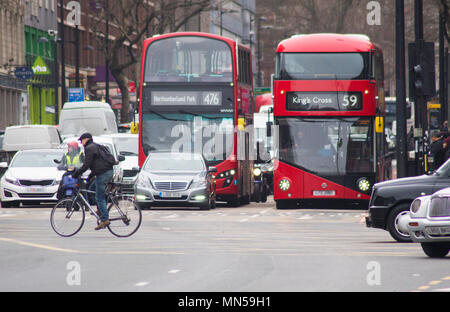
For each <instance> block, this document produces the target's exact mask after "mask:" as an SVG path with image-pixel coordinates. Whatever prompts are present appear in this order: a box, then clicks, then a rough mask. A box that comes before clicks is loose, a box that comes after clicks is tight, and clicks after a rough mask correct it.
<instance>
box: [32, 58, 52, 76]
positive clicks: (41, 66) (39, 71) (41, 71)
mask: <svg viewBox="0 0 450 312" xmlns="http://www.w3.org/2000/svg"><path fill="white" fill-rule="evenodd" d="M31 69H32V70H33V73H34V74H35V75H50V70H49V68H48V66H47V64H45V62H44V60H43V59H42V58H41V57H40V56H38V57H37V58H36V60H35V61H34V64H33V66H32V67H31Z"/></svg>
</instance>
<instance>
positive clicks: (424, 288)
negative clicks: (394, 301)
mask: <svg viewBox="0 0 450 312" xmlns="http://www.w3.org/2000/svg"><path fill="white" fill-rule="evenodd" d="M429 288H430V286H420V287H419V288H417V289H418V290H427V289H429Z"/></svg>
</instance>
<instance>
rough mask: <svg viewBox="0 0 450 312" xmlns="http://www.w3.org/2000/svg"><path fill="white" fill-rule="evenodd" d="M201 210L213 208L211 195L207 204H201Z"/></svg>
mask: <svg viewBox="0 0 450 312" xmlns="http://www.w3.org/2000/svg"><path fill="white" fill-rule="evenodd" d="M200 209H201V210H209V209H211V197H208V202H207V203H206V204H203V205H200Z"/></svg>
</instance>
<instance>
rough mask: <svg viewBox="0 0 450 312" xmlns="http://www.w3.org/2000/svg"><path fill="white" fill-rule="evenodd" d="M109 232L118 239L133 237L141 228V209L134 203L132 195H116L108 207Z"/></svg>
mask: <svg viewBox="0 0 450 312" xmlns="http://www.w3.org/2000/svg"><path fill="white" fill-rule="evenodd" d="M108 211H109V221H110V222H111V223H110V224H109V225H108V229H109V231H110V232H111V233H112V234H114V235H115V236H118V237H128V236H131V235H133V234H134V233H135V232H136V231H137V230H138V229H139V227H140V226H141V222H142V213H141V208H139V206H138V205H136V204H135V203H134V197H133V196H131V195H116V196H114V197H113V198H112V201H111V204H110V205H109V206H108Z"/></svg>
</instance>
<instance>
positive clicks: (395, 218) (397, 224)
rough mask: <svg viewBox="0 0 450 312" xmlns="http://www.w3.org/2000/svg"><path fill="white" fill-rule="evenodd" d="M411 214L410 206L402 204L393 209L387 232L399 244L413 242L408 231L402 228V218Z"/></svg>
mask: <svg viewBox="0 0 450 312" xmlns="http://www.w3.org/2000/svg"><path fill="white" fill-rule="evenodd" d="M407 214H409V204H401V205H399V206H396V207H394V208H392V210H391V212H390V213H389V216H388V219H387V230H388V231H389V233H390V234H391V236H392V237H393V238H394V239H395V240H396V241H397V242H399V243H409V242H412V240H411V237H410V236H409V233H408V232H407V230H405V229H404V228H402V227H401V221H402V218H403V217H405V216H406V215H407Z"/></svg>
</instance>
